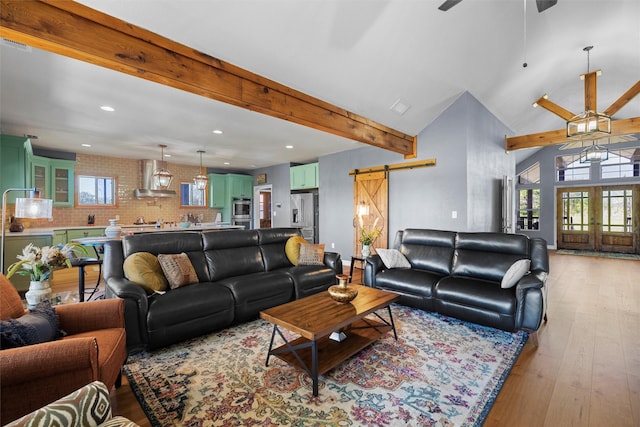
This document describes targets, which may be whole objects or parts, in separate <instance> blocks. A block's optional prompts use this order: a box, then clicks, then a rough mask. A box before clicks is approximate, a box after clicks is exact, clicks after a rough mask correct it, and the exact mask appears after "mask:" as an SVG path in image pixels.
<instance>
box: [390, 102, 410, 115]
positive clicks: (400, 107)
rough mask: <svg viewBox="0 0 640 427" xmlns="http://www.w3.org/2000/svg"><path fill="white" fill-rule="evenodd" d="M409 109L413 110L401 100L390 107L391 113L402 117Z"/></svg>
mask: <svg viewBox="0 0 640 427" xmlns="http://www.w3.org/2000/svg"><path fill="white" fill-rule="evenodd" d="M409 108H411V106H410V105H409V104H407V103H405V102H403V101H402V100H400V99H398V100H397V101H396V102H394V103H393V105H391V107H389V109H390V110H391V111H395V112H396V113H398V114H400V115H401V116H402V115H403V114H404V113H406V112H407V110H408V109H409Z"/></svg>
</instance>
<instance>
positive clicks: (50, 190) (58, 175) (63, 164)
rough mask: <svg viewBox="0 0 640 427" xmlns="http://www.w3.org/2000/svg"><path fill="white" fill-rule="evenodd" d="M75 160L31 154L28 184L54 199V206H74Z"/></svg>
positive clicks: (28, 162)
mask: <svg viewBox="0 0 640 427" xmlns="http://www.w3.org/2000/svg"><path fill="white" fill-rule="evenodd" d="M75 163H76V162H75V161H73V160H60V159H49V158H47V157H41V156H34V155H29V150H27V164H28V166H29V168H28V169H29V173H28V174H27V178H28V180H27V181H28V182H27V185H28V186H30V187H35V188H36V189H37V190H38V191H40V197H43V198H48V199H53V205H54V206H60V207H72V206H73V199H74V195H73V193H74V188H75V185H74V169H75Z"/></svg>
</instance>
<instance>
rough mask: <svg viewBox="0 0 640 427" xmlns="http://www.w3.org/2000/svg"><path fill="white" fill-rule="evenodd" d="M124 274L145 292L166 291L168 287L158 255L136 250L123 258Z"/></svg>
mask: <svg viewBox="0 0 640 427" xmlns="http://www.w3.org/2000/svg"><path fill="white" fill-rule="evenodd" d="M123 269H124V275H125V277H126V278H127V279H129V280H131V281H132V282H133V283H135V284H137V285H140V286H141V287H142V288H143V289H144V290H145V291H147V293H149V294H152V293H154V292H155V291H166V290H167V288H168V287H169V283H168V282H167V278H166V277H164V273H163V272H162V267H161V266H160V262H159V261H158V257H156V256H155V255H154V254H152V253H149V252H136V253H135V254H131V255H129V256H128V257H127V259H125V260H124V264H123Z"/></svg>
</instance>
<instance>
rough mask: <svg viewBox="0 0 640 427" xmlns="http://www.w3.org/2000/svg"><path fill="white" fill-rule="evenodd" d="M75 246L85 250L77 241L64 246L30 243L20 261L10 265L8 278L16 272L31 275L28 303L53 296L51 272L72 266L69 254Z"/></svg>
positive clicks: (26, 295) (34, 302)
mask: <svg viewBox="0 0 640 427" xmlns="http://www.w3.org/2000/svg"><path fill="white" fill-rule="evenodd" d="M74 248H80V249H81V250H83V251H84V250H85V249H84V247H82V246H81V245H79V244H77V243H68V244H66V245H65V246H63V247H62V248H59V247H57V246H43V247H42V248H39V247H37V246H34V245H33V244H32V243H29V244H28V245H27V246H25V248H24V249H23V250H22V255H18V256H17V258H18V261H16V262H14V263H13V264H11V265H10V266H9V269H8V270H7V278H11V276H13V275H14V274H20V275H23V276H29V279H30V281H31V282H30V284H29V290H28V291H27V293H26V294H25V298H26V299H27V303H28V304H29V305H31V306H33V305H36V304H38V303H39V302H40V301H44V300H46V299H49V298H51V285H50V284H49V278H50V277H51V273H52V272H53V271H55V270H59V269H61V268H70V267H71V260H70V259H69V254H70V253H71V250H72V249H74Z"/></svg>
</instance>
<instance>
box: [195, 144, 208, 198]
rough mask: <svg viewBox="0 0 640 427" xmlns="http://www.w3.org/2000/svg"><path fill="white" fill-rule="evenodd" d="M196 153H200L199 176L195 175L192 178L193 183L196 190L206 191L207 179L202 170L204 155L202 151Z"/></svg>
mask: <svg viewBox="0 0 640 427" xmlns="http://www.w3.org/2000/svg"><path fill="white" fill-rule="evenodd" d="M198 153H200V174H199V175H196V176H195V177H194V178H193V183H194V184H195V185H196V188H197V189H198V190H206V189H207V183H208V182H209V179H208V178H207V176H206V175H205V174H204V172H203V170H202V154H203V153H204V151H203V150H198Z"/></svg>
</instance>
